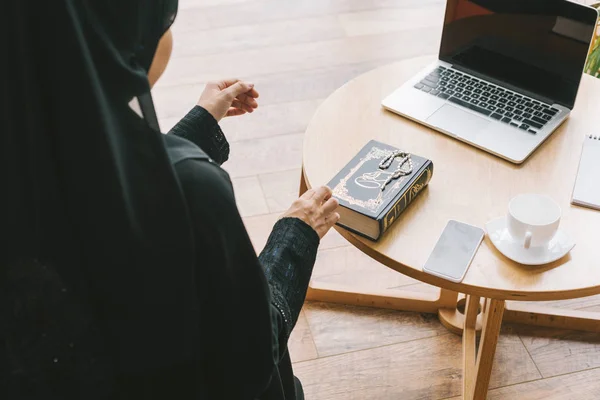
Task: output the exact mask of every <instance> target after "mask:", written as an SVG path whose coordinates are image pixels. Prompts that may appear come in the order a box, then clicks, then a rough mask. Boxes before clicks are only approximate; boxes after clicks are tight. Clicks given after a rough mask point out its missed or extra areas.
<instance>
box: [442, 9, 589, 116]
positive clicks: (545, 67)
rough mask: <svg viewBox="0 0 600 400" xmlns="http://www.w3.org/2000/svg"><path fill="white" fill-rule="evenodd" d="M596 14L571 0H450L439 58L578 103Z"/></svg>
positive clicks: (491, 78) (543, 96) (537, 95)
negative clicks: (580, 83)
mask: <svg viewBox="0 0 600 400" xmlns="http://www.w3.org/2000/svg"><path fill="white" fill-rule="evenodd" d="M596 18H597V12H596V11H595V10H594V9H590V8H586V7H582V6H580V5H578V4H573V3H571V2H569V1H566V0H448V6H447V9H446V20H445V23H444V33H443V35H442V44H441V49H440V59H441V60H443V61H446V62H449V63H452V64H454V65H455V66H459V67H463V69H466V70H467V71H468V72H471V73H472V74H473V75H478V76H479V77H481V78H485V79H487V80H489V81H492V82H495V83H497V84H501V85H503V86H506V87H508V88H510V89H513V90H517V91H520V92H523V93H524V94H527V95H529V96H532V97H534V98H538V99H540V100H545V101H546V102H550V103H552V102H554V103H558V104H561V105H564V106H566V107H569V108H573V105H574V103H575V97H576V95H577V90H578V87H579V82H580V80H581V74H582V71H583V68H584V64H585V60H586V57H587V53H588V50H589V46H590V42H591V39H592V35H593V32H594V28H595V25H596ZM459 69H460V68H459Z"/></svg>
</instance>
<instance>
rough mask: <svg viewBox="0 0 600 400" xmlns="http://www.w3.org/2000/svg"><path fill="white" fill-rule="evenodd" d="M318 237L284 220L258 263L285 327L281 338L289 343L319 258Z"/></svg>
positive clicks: (297, 221)
mask: <svg viewBox="0 0 600 400" xmlns="http://www.w3.org/2000/svg"><path fill="white" fill-rule="evenodd" d="M318 247H319V236H318V235H317V233H316V232H315V231H314V229H312V228H311V227H310V226H309V225H307V224H306V223H304V222H303V221H301V220H300V219H297V218H283V219H281V220H279V221H278V222H277V223H276V224H275V226H274V227H273V232H271V235H270V237H269V240H268V241H267V244H266V246H265V248H264V250H263V251H262V253H261V254H260V257H259V260H260V263H261V265H262V267H263V269H264V271H265V275H266V277H267V281H268V282H269V287H270V289H271V295H272V303H273V305H274V306H275V307H277V309H278V310H279V312H280V313H281V315H282V316H283V320H284V323H285V326H284V328H285V331H284V332H280V337H281V336H282V335H284V337H282V339H284V340H285V341H286V343H287V339H288V338H289V335H290V334H291V332H292V329H293V328H294V326H295V325H296V321H297V320H298V315H299V314H300V311H301V310H302V305H303V304H304V299H305V297H306V291H307V289H308V284H309V282H310V277H311V275H312V270H313V267H314V265H315V260H316V257H317V248H318Z"/></svg>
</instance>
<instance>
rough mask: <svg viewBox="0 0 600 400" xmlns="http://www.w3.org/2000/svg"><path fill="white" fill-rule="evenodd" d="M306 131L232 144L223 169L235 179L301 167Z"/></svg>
mask: <svg viewBox="0 0 600 400" xmlns="http://www.w3.org/2000/svg"><path fill="white" fill-rule="evenodd" d="M303 140H304V134H303V133H297V134H291V135H279V136H273V137H269V138H262V139H253V140H244V141H240V142H236V143H230V147H231V151H230V154H229V160H228V161H227V162H226V163H224V164H223V169H225V170H226V171H227V172H229V175H231V177H233V178H239V177H244V176H252V175H258V174H267V173H270V172H276V171H281V170H290V169H294V168H300V166H301V165H302V142H303Z"/></svg>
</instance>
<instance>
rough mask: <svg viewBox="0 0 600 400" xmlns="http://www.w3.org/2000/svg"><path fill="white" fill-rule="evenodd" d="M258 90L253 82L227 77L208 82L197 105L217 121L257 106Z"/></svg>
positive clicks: (247, 111)
mask: <svg viewBox="0 0 600 400" xmlns="http://www.w3.org/2000/svg"><path fill="white" fill-rule="evenodd" d="M257 98H258V92H257V91H256V89H254V84H252V83H247V82H243V81H240V80H239V79H228V80H224V81H219V82H208V83H207V84H206V88H204V91H203V92H202V95H201V96H200V100H198V105H199V106H201V107H203V108H204V109H205V110H206V111H208V112H209V113H211V115H212V116H213V117H214V118H215V119H216V120H217V122H219V121H220V120H221V119H223V117H232V116H235V115H242V114H246V113H251V112H253V111H254V109H255V108H257V107H258V103H257V102H256V99H257Z"/></svg>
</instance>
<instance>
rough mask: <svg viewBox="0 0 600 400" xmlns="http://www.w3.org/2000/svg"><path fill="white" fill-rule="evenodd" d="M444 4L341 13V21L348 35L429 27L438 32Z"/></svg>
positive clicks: (441, 22) (442, 19)
mask: <svg viewBox="0 0 600 400" xmlns="http://www.w3.org/2000/svg"><path fill="white" fill-rule="evenodd" d="M444 10H445V7H444V4H443V3H434V4H432V5H424V6H423V7H418V8H395V9H388V8H386V9H378V10H369V11H362V12H355V13H347V14H340V15H339V17H338V18H339V21H340V24H341V26H342V28H343V29H344V31H345V32H346V35H348V36H362V35H375V34H380V33H388V32H398V31H407V30H413V29H421V28H429V29H433V30H434V31H436V32H438V31H439V28H440V27H441V26H442V24H443V21H444Z"/></svg>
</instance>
